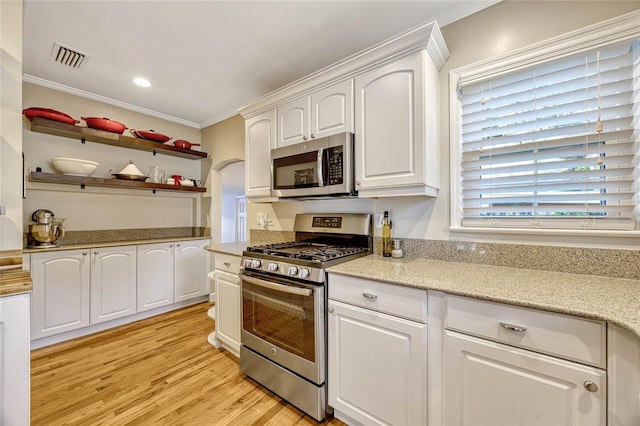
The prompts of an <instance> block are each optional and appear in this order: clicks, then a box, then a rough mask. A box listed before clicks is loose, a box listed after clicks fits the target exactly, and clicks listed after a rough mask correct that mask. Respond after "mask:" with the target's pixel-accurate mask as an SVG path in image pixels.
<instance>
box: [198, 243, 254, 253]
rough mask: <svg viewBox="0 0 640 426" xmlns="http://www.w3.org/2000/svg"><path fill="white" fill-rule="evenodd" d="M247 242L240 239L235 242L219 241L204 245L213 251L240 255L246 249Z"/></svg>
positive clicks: (206, 248)
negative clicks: (218, 242)
mask: <svg viewBox="0 0 640 426" xmlns="http://www.w3.org/2000/svg"><path fill="white" fill-rule="evenodd" d="M248 245H249V242H247V241H241V242H237V243H220V244H211V245H208V246H205V250H209V251H211V252H213V253H221V254H230V255H232V256H242V252H243V251H245V250H246V249H247V246H248Z"/></svg>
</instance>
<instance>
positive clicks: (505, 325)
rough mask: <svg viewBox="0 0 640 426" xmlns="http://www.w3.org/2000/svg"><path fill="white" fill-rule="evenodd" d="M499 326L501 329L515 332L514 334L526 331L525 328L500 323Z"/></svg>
mask: <svg viewBox="0 0 640 426" xmlns="http://www.w3.org/2000/svg"><path fill="white" fill-rule="evenodd" d="M500 325H501V326H502V327H503V328H506V329H507V330H509V331H515V332H516V333H524V332H525V331H527V327H522V326H519V325H513V324H507V323H506V322H501V323H500Z"/></svg>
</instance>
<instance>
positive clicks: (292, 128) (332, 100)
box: [277, 80, 353, 147]
mask: <svg viewBox="0 0 640 426" xmlns="http://www.w3.org/2000/svg"><path fill="white" fill-rule="evenodd" d="M277 117H278V126H277V127H278V142H277V145H278V147H282V146H287V145H292V144H295V143H300V142H304V141H307V140H310V139H316V138H321V137H325V136H331V135H335V134H337V133H342V132H353V80H347V81H343V82H340V83H338V84H334V85H332V86H330V87H326V88H324V89H321V90H318V91H316V92H313V93H312V94H311V95H310V96H304V97H302V98H298V99H295V100H293V101H291V102H288V103H286V104H284V105H282V106H281V107H278V112H277Z"/></svg>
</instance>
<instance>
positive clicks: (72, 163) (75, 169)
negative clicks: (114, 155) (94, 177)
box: [51, 157, 100, 176]
mask: <svg viewBox="0 0 640 426" xmlns="http://www.w3.org/2000/svg"><path fill="white" fill-rule="evenodd" d="M51 161H52V162H53V166H54V167H55V168H56V169H57V170H58V171H59V172H60V173H62V174H63V175H73V176H91V174H92V173H93V172H95V171H96V168H97V167H98V165H99V164H100V163H96V162H95V161H88V160H80V159H78V158H64V157H56V158H54V159H52V160H51Z"/></svg>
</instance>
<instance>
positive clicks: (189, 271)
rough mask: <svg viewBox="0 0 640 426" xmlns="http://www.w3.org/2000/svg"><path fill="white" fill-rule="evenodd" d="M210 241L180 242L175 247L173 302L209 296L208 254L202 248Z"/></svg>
mask: <svg viewBox="0 0 640 426" xmlns="http://www.w3.org/2000/svg"><path fill="white" fill-rule="evenodd" d="M209 243H210V241H209V240H206V241H182V242H179V243H176V246H175V280H174V283H175V292H174V301H175V302H176V303H177V302H181V301H183V300H188V299H192V298H194V297H198V296H204V295H206V294H209V291H208V281H207V280H208V277H207V273H208V272H209V253H208V252H207V251H206V250H205V249H204V246H205V245H207V244H209Z"/></svg>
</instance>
